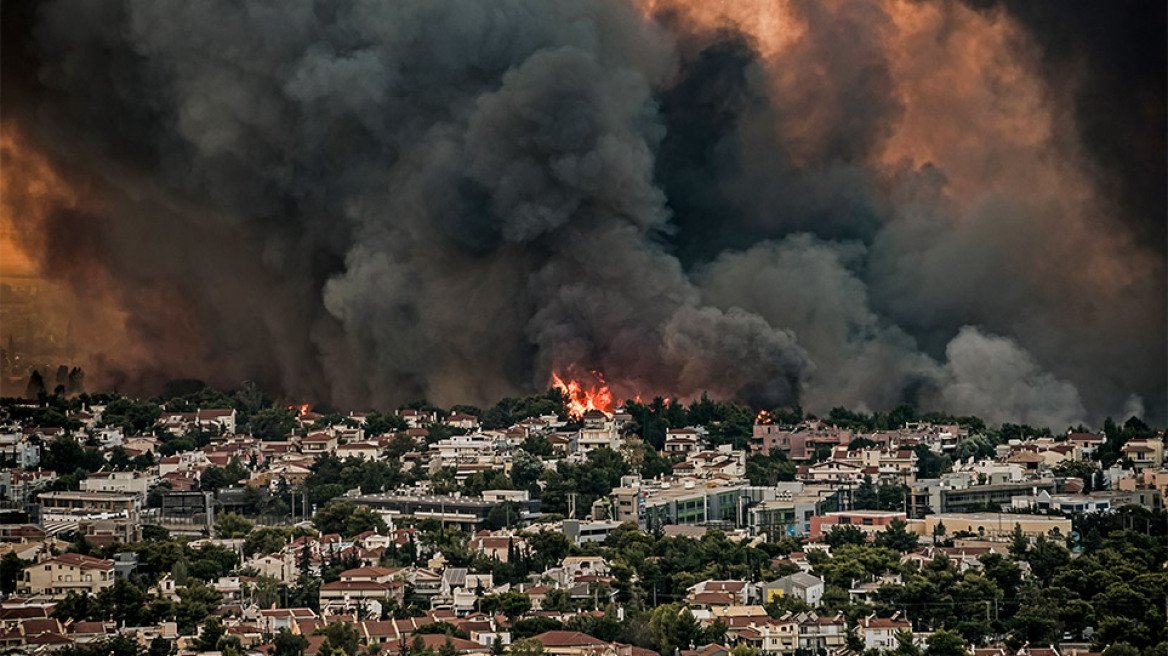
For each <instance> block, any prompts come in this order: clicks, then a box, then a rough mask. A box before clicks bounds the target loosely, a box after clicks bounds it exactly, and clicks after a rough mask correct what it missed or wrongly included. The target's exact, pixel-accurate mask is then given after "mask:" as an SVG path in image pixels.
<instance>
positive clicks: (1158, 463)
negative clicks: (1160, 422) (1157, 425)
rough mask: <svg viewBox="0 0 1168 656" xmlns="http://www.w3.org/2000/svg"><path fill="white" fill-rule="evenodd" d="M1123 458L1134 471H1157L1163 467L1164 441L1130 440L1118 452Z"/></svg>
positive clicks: (1153, 439) (1161, 439)
mask: <svg viewBox="0 0 1168 656" xmlns="http://www.w3.org/2000/svg"><path fill="white" fill-rule="evenodd" d="M1119 452H1120V454H1121V455H1123V457H1124V458H1127V459H1129V460H1131V462H1132V466H1133V467H1134V468H1135V470H1136V471H1137V472H1138V471H1143V470H1145V469H1159V468H1160V467H1163V466H1164V439H1163V438H1160V437H1156V438H1152V439H1147V440H1131V441H1129V442H1128V443H1127V444H1124V445H1123V447H1122V448H1120V450H1119Z"/></svg>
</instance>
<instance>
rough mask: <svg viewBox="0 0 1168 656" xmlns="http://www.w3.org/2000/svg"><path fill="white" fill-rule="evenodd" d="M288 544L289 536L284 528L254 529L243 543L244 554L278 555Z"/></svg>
mask: <svg viewBox="0 0 1168 656" xmlns="http://www.w3.org/2000/svg"><path fill="white" fill-rule="evenodd" d="M286 544H288V534H287V533H286V532H285V531H284V529H282V528H274V527H264V528H257V529H253V530H252V531H251V532H250V533H248V534H247V537H246V538H245V539H244V541H243V553H244V555H247V556H253V555H255V554H266V553H276V552H277V551H280V550H281V549H283V548H284V545H286Z"/></svg>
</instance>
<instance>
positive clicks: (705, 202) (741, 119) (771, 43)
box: [2, 0, 1166, 427]
mask: <svg viewBox="0 0 1168 656" xmlns="http://www.w3.org/2000/svg"><path fill="white" fill-rule="evenodd" d="M6 9H7V8H6ZM11 11H15V10H11ZM23 18H24V20H23V21H15V22H14V21H11V20H8V21H6V22H5V25H6V26H5V29H6V34H5V36H6V37H7V38H6V39H5V42H6V43H7V44H8V47H9V48H17V49H19V48H20V47H23V49H22V50H21V52H27V53H31V55H25V56H22V57H17V58H15V60H14V58H13V57H5V58H4V64H5V66H8V67H11V66H12V65H13V61H15V62H16V63H17V64H21V65H25V66H26V67H27V68H28V69H29V70H31V71H33V73H29V72H28V71H25V72H24V74H15V75H10V74H9V71H7V70H6V74H5V84H6V85H8V86H7V87H6V89H7V91H9V92H6V93H5V94H4V95H3V97H4V101H5V107H4V114H5V121H4V124H3V127H4V132H5V142H4V143H5V156H4V159H5V161H4V166H3V169H2V172H3V176H4V184H5V190H6V194H5V195H6V196H8V195H12V197H14V198H17V199H19V201H20V202H16V203H13V202H8V200H7V199H6V201H5V203H4V205H3V207H4V222H5V225H6V226H9V228H8V229H6V234H8V235H10V238H11V240H12V241H13V242H14V243H15V245H16V247H17V248H19V249H20V251H21V252H22V253H23V254H24V255H25V256H27V257H28V258H29V260H30V263H31V264H30V266H32V267H35V268H36V269H37V271H38V272H39V274H40V275H42V276H45V277H48V278H50V279H52V280H54V281H55V282H56V283H58V284H60V285H62V286H64V287H65V288H68V289H71V290H73V291H74V292H75V293H74V296H75V297H76V299H77V303H81V299H88V298H96V299H97V300H96V303H93V304H90V305H77V306H76V307H74V306H73V304H67V305H66V308H65V309H62V310H60V312H61V314H62V315H64V314H68V313H69V312H74V311H81V310H82V309H83V308H85V307H90V308H93V307H98V308H102V309H103V310H104V315H103V316H101V317H100V321H99V320H96V319H95V320H91V321H87V322H83V323H79V324H77V325H83V326H84V329H85V330H86V331H90V332H92V333H94V334H97V333H98V332H100V331H108V332H112V333H116V334H123V335H125V339H124V340H89V341H88V342H87V344H88V348H87V351H88V353H87V355H88V357H89V358H90V359H91V360H100V362H101V364H100V365H99V366H100V367H101V368H103V369H106V370H110V371H114V370H117V371H118V372H120V374H121V375H122V377H121V378H119V379H118V383H119V385H120V387H121V388H122V389H123V390H127V391H129V390H131V389H132V388H133V387H134V386H135V385H137V386H142V387H148V386H149V385H151V384H152V383H156V382H157V381H159V380H164V379H165V378H176V377H182V376H190V377H199V378H203V379H206V380H208V381H210V382H213V383H217V384H222V385H231V384H235V383H237V382H238V381H240V380H244V379H250V380H256V381H259V382H261V383H262V384H264V385H267V386H270V387H278V388H280V389H282V390H283V391H284V392H285V393H286V394H287V395H288V396H289V398H297V399H318V400H324V401H329V402H331V403H333V404H335V405H339V406H345V407H359V406H370V405H372V406H381V405H387V404H392V403H398V402H402V401H407V400H412V399H417V398H423V397H425V398H429V399H430V400H432V401H434V402H437V403H446V404H450V403H456V402H480V403H487V402H491V401H493V400H495V399H497V398H499V397H501V396H504V395H512V394H516V393H520V392H524V391H528V390H532V389H536V388H540V387H543V386H544V385H545V384H547V382H548V381H549V380H551V379H553V376H560V377H563V376H565V375H566V374H567V373H568V372H603V373H602V374H599V375H598V378H597V379H596V380H595V381H594V380H593V379H592V378H588V377H585V378H583V379H580V378H572V377H569V378H565V379H564V380H561V384H562V385H563V388H564V389H565V390H567V391H568V395H569V396H570V397H571V399H572V400H573V402H574V403H579V404H581V407H583V408H587V407H588V406H589V405H590V404H591V405H592V406H593V407H599V406H600V405H603V404H605V403H607V404H611V397H612V396H615V397H616V398H632V397H633V396H634V395H636V394H643V395H645V396H646V397H651V396H655V395H668V396H672V397H675V398H681V399H683V400H684V399H687V398H692V397H694V396H696V395H699V394H701V393H702V392H703V391H708V392H709V393H710V394H711V395H712V396H718V397H722V398H729V399H736V400H742V401H749V402H754V403H757V404H759V405H760V406H764V407H774V406H776V405H781V404H785V403H792V402H795V401H799V402H801V403H802V404H803V406H804V407H806V408H808V409H809V410H811V411H823V410H826V409H827V408H829V407H832V406H835V405H847V406H850V407H854V408H873V409H876V408H886V407H891V406H893V405H895V404H896V403H898V402H900V401H903V400H909V401H913V402H915V403H917V404H919V405H920V406H922V407H925V408H929V409H941V410H949V411H953V412H957V413H962V414H977V415H980V416H983V417H986V418H987V419H989V420H991V421H993V420H1002V419H1006V420H1011V421H1026V422H1029V423H1038V424H1051V425H1055V426H1060V427H1061V426H1062V425H1065V424H1066V423H1070V422H1075V421H1079V420H1093V419H1097V418H1099V417H1101V416H1103V415H1106V414H1116V415H1118V414H1121V413H1127V412H1141V411H1144V409H1145V408H1144V404H1145V403H1151V404H1152V405H1151V407H1149V408H1147V411H1149V412H1150V413H1152V415H1153V416H1154V417H1155V416H1159V417H1162V416H1163V413H1164V408H1163V399H1164V397H1165V388H1166V385H1165V372H1164V368H1163V366H1162V365H1163V362H1164V359H1165V357H1164V356H1165V341H1166V340H1165V339H1164V326H1165V317H1164V314H1165V300H1164V299H1165V294H1164V280H1165V269H1164V259H1165V258H1164V253H1163V251H1162V249H1160V248H1159V247H1147V246H1144V245H1142V244H1141V243H1140V242H1139V239H1138V237H1139V236H1142V233H1141V232H1140V231H1139V228H1138V225H1137V223H1138V221H1133V220H1132V217H1131V215H1130V213H1129V211H1128V210H1129V209H1130V208H1131V207H1134V206H1139V205H1140V203H1139V202H1133V201H1132V197H1131V195H1130V194H1127V195H1125V193H1127V192H1126V191H1125V188H1124V187H1123V185H1118V186H1117V185H1115V184H1112V182H1111V180H1110V178H1109V177H1108V176H1109V171H1107V170H1105V169H1104V167H1102V166H1101V164H1100V162H1101V161H1103V160H1100V159H1095V158H1093V157H1092V153H1091V152H1089V149H1088V148H1087V147H1086V146H1085V144H1084V141H1083V139H1081V138H1080V131H1079V123H1078V121H1079V116H1078V115H1076V113H1074V112H1071V111H1068V110H1067V109H1066V108H1067V107H1068V106H1070V105H1071V104H1072V102H1071V101H1072V100H1073V99H1074V98H1075V97H1076V96H1075V94H1076V93H1077V88H1076V86H1075V85H1076V76H1075V75H1064V74H1063V73H1065V72H1066V71H1064V70H1058V71H1053V69H1049V57H1048V52H1047V51H1045V50H1044V49H1043V48H1044V46H1045V45H1046V41H1045V40H1044V39H1041V38H1038V36H1036V33H1035V32H1034V31H1033V26H1034V22H1033V21H1031V22H1030V23H1027V24H1026V25H1024V24H1023V23H1021V22H1020V21H1019V20H1018V19H1016V18H1015V16H1014V15H1013V14H1012V13H1011V12H1010V11H1007V10H1006V9H1005V8H1003V7H989V8H980V9H977V10H975V9H972V8H970V7H969V6H966V5H964V4H961V3H957V2H935V3H922V2H907V1H903V2H897V1H887V2H862V1H850V2H849V1H839V2H822V3H821V2H798V1H793V2H737V3H717V4H715V3H697V2H675V1H672V0H645V1H643V2H639V3H632V4H630V3H625V2H619V1H616V0H595V1H591V0H579V1H575V2H559V3H550V4H549V3H542V2H530V1H528V0H512V1H510V2H504V3H491V4H489V5H483V4H482V3H479V2H474V1H471V0H447V1H444V2H433V1H432V0H429V1H425V2H422V1H419V2H398V3H374V4H372V5H369V4H357V3H354V4H351V5H350V4H348V3H327V6H326V4H319V5H318V4H317V3H312V2H304V3H294V4H290V5H288V6H282V7H281V9H280V11H279V12H271V11H269V10H266V9H263V8H262V7H260V6H258V5H252V4H250V3H234V2H223V3H214V2H209V3H195V4H193V5H192V4H189V3H178V2H175V3H167V2H162V3H159V2H137V1H134V0H126V1H124V2H108V3H75V2H71V1H54V2H46V3H43V4H40V5H36V6H35V7H33V8H32V9H29V10H28V11H27V13H26V14H25V15H24V16H23ZM13 25H16V27H12V26H13ZM22 28H23V29H22ZM21 29H22V31H20V32H19V33H15V34H13V33H12V32H11V31H12V30H21ZM14 41H15V42H16V43H17V46H13V45H12V43H13V42H14ZM1091 65H1092V62H1090V61H1086V62H1083V63H1081V65H1080V72H1083V71H1088V72H1089V70H1090V66H1091ZM1055 72H1057V73H1059V74H1058V75H1055V74H1054V73H1055ZM1073 72H1075V71H1072V73H1073ZM1084 74H1085V73H1084ZM1151 98H1152V102H1156V101H1157V99H1159V102H1162V94H1161V95H1160V96H1157V95H1156V94H1155V93H1153V94H1152V95H1151ZM1161 141H1163V140H1161ZM14 153H15V154H14ZM22 158H32V159H30V160H28V161H34V160H35V161H36V162H41V163H43V169H44V171H47V172H49V173H50V174H51V176H52V179H53V180H54V182H53V184H52V185H51V187H52V188H53V189H54V190H58V191H55V192H54V193H43V194H38V193H33V190H34V189H35V188H36V185H37V184H38V183H37V182H36V180H37V179H43V178H44V175H42V174H41V173H37V174H36V175H31V174H30V172H31V171H32V170H33V169H36V170H37V171H39V170H41V168H42V167H41V165H40V164H38V165H37V166H36V167H31V168H30V167H29V166H25V165H22V164H19V162H22V161H25V160H24V159H22ZM1161 159H1162V157H1160V158H1155V159H1154V161H1156V162H1159V161H1160V160H1161ZM1143 218H1145V219H1146V217H1143ZM1133 226H1135V227H1133ZM6 250H10V249H8V248H6ZM5 257H6V260H7V258H8V257H9V256H8V255H7V254H6V256H5ZM92 377H93V376H91V378H92ZM573 381H575V382H576V383H577V384H588V385H592V384H593V383H595V386H593V387H587V388H584V387H580V388H579V389H578V392H579V394H577V392H573V391H572V384H573ZM601 388H603V389H604V390H605V391H606V392H605V393H607V394H609V395H610V398H609V400H607V401H605V400H604V399H601V398H600V397H599V396H598V393H599V390H600V389H601ZM609 389H611V392H608V391H607V390H609Z"/></svg>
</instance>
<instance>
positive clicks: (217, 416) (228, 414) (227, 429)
mask: <svg viewBox="0 0 1168 656" xmlns="http://www.w3.org/2000/svg"><path fill="white" fill-rule="evenodd" d="M236 416H237V415H236V412H235V408H213V409H208V410H199V411H198V412H196V413H195V423H196V424H198V426H199V428H202V429H218V430H219V431H221V432H223V433H225V434H228V435H230V434H232V433H235V418H236Z"/></svg>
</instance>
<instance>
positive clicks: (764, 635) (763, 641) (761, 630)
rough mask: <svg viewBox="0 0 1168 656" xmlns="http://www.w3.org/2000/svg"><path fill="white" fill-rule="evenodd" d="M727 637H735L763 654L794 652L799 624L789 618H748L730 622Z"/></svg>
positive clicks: (772, 655)
mask: <svg viewBox="0 0 1168 656" xmlns="http://www.w3.org/2000/svg"><path fill="white" fill-rule="evenodd" d="M726 637H727V639H730V638H735V639H737V640H739V641H741V642H742V643H743V644H745V645H746V646H748V647H751V648H753V649H754V650H756V651H757V652H758V653H759V654H762V655H763V656H787V655H789V654H794V653H795V649H796V647H797V645H798V644H799V624H798V623H797V622H795V621H794V620H793V619H790V618H780V619H772V618H769V617H767V618H749V619H748V620H747V621H746V622H733V621H732V622H730V628H729V629H727V630H726Z"/></svg>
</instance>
